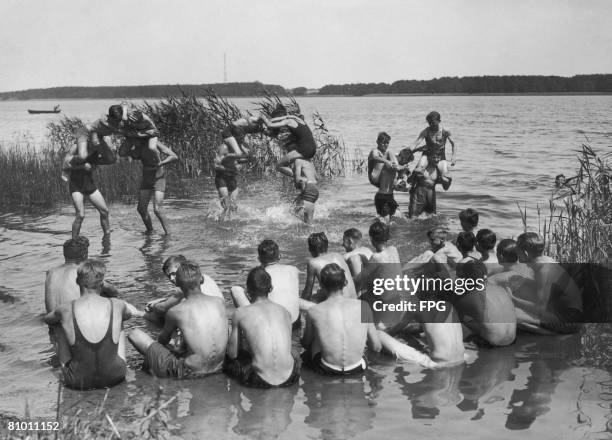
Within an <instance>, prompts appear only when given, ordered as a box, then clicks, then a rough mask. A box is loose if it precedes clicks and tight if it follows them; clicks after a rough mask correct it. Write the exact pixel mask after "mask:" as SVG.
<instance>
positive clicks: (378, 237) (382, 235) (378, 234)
mask: <svg viewBox="0 0 612 440" xmlns="http://www.w3.org/2000/svg"><path fill="white" fill-rule="evenodd" d="M369 234H370V241H371V242H372V244H373V245H374V246H376V245H377V244H384V243H386V242H387V241H389V227H388V226H387V225H386V224H384V223H383V222H374V223H372V225H371V226H370V230H369Z"/></svg>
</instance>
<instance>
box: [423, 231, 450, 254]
mask: <svg viewBox="0 0 612 440" xmlns="http://www.w3.org/2000/svg"><path fill="white" fill-rule="evenodd" d="M427 238H428V239H429V244H430V245H431V249H432V250H433V251H434V252H436V251H437V250H439V249H441V248H442V247H444V242H445V241H446V230H444V229H442V228H433V229H430V230H429V231H427Z"/></svg>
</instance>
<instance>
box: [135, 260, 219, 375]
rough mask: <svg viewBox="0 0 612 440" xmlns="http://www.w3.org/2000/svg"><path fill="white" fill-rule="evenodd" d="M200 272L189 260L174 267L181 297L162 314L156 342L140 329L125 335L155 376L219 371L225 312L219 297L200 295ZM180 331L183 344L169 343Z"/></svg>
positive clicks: (144, 365)
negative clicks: (179, 301)
mask: <svg viewBox="0 0 612 440" xmlns="http://www.w3.org/2000/svg"><path fill="white" fill-rule="evenodd" d="M201 283H202V273H201V272H200V268H199V266H198V265H197V264H196V263H194V262H192V261H185V262H183V263H181V264H180V266H179V267H178V269H177V270H176V285H177V286H178V287H179V288H180V289H181V291H182V292H183V295H184V297H185V299H184V300H183V301H181V303H179V304H177V305H175V306H174V307H172V308H171V309H170V310H168V312H167V313H166V317H165V321H164V327H163V329H162V331H161V332H160V333H159V336H158V338H157V341H154V340H153V339H152V338H151V337H150V336H149V335H147V334H146V333H145V332H143V331H142V330H140V329H134V330H132V331H131V332H130V334H129V335H128V339H129V341H130V342H131V343H132V345H133V346H134V348H136V350H138V352H140V353H141V354H143V355H144V358H145V360H144V364H143V369H144V370H145V371H148V372H150V373H151V374H153V375H154V376H156V377H171V378H178V379H183V378H189V377H198V376H202V375H206V374H212V373H216V372H219V371H220V370H221V367H222V365H223V359H224V356H225V349H226V346H227V340H228V332H227V325H228V324H227V315H226V312H225V302H224V301H223V299H221V298H218V297H214V296H210V295H203V294H202V291H201V290H200V289H201V287H200V286H201ZM177 330H180V332H181V335H182V338H183V343H182V344H181V345H180V346H179V347H176V346H174V345H171V344H170V341H171V338H172V335H173V334H174V333H175V332H176V331H177Z"/></svg>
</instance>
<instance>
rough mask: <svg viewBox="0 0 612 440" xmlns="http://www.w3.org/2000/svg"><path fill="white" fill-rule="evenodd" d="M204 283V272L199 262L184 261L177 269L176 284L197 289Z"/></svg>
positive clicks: (182, 287)
mask: <svg viewBox="0 0 612 440" xmlns="http://www.w3.org/2000/svg"><path fill="white" fill-rule="evenodd" d="M200 284H202V272H200V266H198V264H197V263H195V262H193V261H190V260H186V261H183V262H182V263H181V264H180V265H179V267H178V269H177V270H176V285H177V286H178V287H180V288H181V289H195V288H196V287H200Z"/></svg>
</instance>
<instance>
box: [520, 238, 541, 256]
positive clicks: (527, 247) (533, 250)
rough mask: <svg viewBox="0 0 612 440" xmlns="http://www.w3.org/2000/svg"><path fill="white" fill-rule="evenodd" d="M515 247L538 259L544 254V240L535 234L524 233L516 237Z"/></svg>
mask: <svg viewBox="0 0 612 440" xmlns="http://www.w3.org/2000/svg"><path fill="white" fill-rule="evenodd" d="M516 247H517V249H521V250H524V251H525V252H527V254H529V255H530V256H532V257H539V256H540V255H542V254H543V253H544V239H543V238H542V237H540V236H539V235H538V234H536V233H535V232H525V233H523V234H521V235H519V236H518V237H517V239H516Z"/></svg>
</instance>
